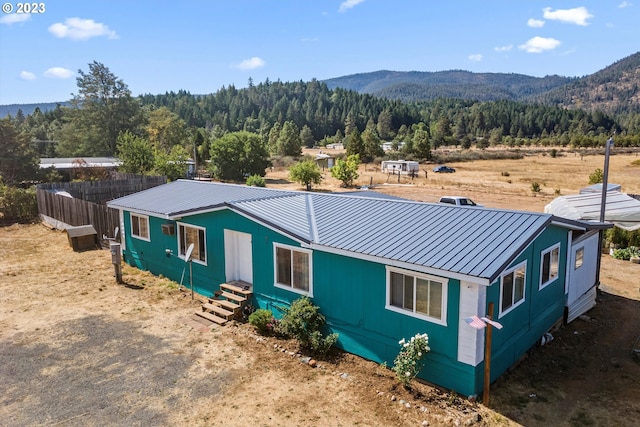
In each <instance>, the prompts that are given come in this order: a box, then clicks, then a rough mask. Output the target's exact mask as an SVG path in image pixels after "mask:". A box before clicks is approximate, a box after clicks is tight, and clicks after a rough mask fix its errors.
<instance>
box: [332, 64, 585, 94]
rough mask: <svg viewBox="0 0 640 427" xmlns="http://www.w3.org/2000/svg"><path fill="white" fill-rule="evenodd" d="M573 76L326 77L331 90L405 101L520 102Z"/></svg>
mask: <svg viewBox="0 0 640 427" xmlns="http://www.w3.org/2000/svg"><path fill="white" fill-rule="evenodd" d="M573 80H574V79H572V78H569V77H560V76H547V77H531V76H526V75H523V74H501V73H472V72H470V71H461V70H453V71H438V72H420V71H407V72H400V71H376V72H373V73H363V74H352V75H349V76H344V77H337V78H333V79H329V80H325V83H326V84H327V86H328V87H329V88H330V89H333V88H336V87H340V88H343V89H350V90H355V91H357V92H360V93H368V94H371V95H375V96H380V97H385V98H390V99H399V100H402V101H405V102H410V101H430V100H434V99H438V98H462V99H470V100H478V101H496V100H499V99H501V100H510V101H520V100H523V99H525V98H527V97H530V96H532V95H537V94H541V93H544V92H548V91H550V90H553V89H556V88H558V87H562V86H564V85H566V84H567V83H570V82H571V81H573Z"/></svg>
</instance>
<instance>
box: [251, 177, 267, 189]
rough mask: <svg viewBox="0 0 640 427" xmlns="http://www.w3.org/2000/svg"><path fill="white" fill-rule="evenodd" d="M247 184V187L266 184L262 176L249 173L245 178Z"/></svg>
mask: <svg viewBox="0 0 640 427" xmlns="http://www.w3.org/2000/svg"><path fill="white" fill-rule="evenodd" d="M247 185H248V186H249V187H264V186H265V185H266V183H265V181H264V178H263V177H261V176H260V175H251V176H250V177H249V178H247Z"/></svg>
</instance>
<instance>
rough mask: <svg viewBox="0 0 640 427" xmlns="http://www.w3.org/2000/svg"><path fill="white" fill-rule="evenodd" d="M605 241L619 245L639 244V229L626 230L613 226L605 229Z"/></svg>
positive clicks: (623, 246) (624, 246)
mask: <svg viewBox="0 0 640 427" xmlns="http://www.w3.org/2000/svg"><path fill="white" fill-rule="evenodd" d="M605 241H606V242H607V243H608V244H610V243H613V244H615V245H618V246H619V247H622V248H626V247H628V246H640V230H634V231H627V230H623V229H621V228H619V227H613V228H610V229H608V230H606V231H605Z"/></svg>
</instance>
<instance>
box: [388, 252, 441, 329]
mask: <svg viewBox="0 0 640 427" xmlns="http://www.w3.org/2000/svg"><path fill="white" fill-rule="evenodd" d="M386 270H387V271H386V276H387V277H386V301H385V307H384V308H386V309H387V310H389V311H394V312H396V313H400V314H404V315H405V316H409V317H415V318H417V319H420V320H426V321H427V322H431V323H435V324H437V325H442V326H447V297H448V289H449V279H447V278H445V277H438V276H431V275H427V274H424V273H419V272H417V271H413V270H404V269H402V268H397V267H391V266H388V265H387V266H386ZM392 272H394V273H400V274H404V275H407V276H413V277H417V278H420V279H424V280H430V281H434V282H438V283H442V307H441V308H442V319H436V318H435V317H430V316H426V315H424V314H422V313H416V312H415V311H409V310H405V309H402V308H400V307H396V306H394V305H391V273H392ZM415 294H416V287H415V286H414V287H413V300H414V301H415V300H416V295H415Z"/></svg>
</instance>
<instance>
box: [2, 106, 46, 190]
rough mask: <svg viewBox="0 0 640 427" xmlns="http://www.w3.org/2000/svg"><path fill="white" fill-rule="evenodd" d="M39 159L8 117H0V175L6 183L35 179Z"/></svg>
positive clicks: (11, 183)
mask: <svg viewBox="0 0 640 427" xmlns="http://www.w3.org/2000/svg"><path fill="white" fill-rule="evenodd" d="M39 164H40V160H39V159H38V157H37V155H36V153H35V151H34V150H33V149H32V148H31V146H30V144H29V141H28V139H27V137H26V136H25V135H24V134H19V133H18V130H17V129H16V127H15V126H14V124H13V123H12V121H11V119H10V118H4V119H0V177H1V178H2V181H3V182H4V183H5V184H7V185H13V184H15V183H18V182H21V181H25V180H35V179H36V173H37V172H38V169H39Z"/></svg>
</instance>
